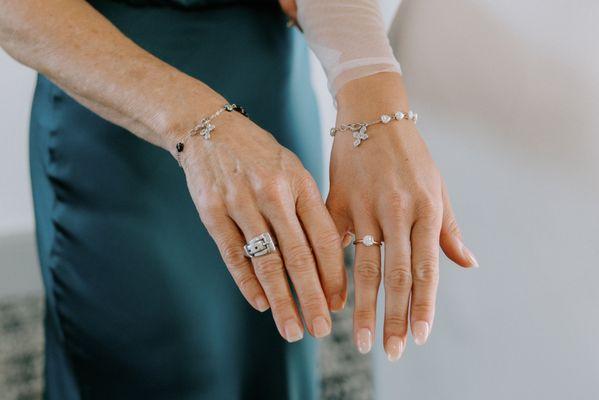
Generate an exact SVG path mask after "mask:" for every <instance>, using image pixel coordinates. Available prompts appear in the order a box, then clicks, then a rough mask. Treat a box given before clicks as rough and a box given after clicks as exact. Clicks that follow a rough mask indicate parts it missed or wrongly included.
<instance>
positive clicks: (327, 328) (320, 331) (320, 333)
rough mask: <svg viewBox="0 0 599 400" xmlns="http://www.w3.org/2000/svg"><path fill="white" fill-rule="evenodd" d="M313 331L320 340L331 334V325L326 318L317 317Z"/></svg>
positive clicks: (313, 322) (313, 323) (313, 324)
mask: <svg viewBox="0 0 599 400" xmlns="http://www.w3.org/2000/svg"><path fill="white" fill-rule="evenodd" d="M312 331H313V332H314V337H316V338H319V339H320V338H322V337H325V336H327V335H328V334H329V333H331V325H330V324H329V322H328V321H327V320H326V318H325V317H316V318H314V320H313V321H312Z"/></svg>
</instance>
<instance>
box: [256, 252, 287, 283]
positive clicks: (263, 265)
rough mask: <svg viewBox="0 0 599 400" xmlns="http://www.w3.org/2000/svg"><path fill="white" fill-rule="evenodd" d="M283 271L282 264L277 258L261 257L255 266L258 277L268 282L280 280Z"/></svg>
mask: <svg viewBox="0 0 599 400" xmlns="http://www.w3.org/2000/svg"><path fill="white" fill-rule="evenodd" d="M282 269H283V267H282V265H281V262H280V260H279V259H278V258H277V257H260V260H259V261H257V262H256V265H255V266H254V270H255V271H256V275H258V276H259V277H260V278H261V279H263V280H265V281H268V282H270V281H273V280H275V279H276V278H278V276H279V275H280V273H281V271H282Z"/></svg>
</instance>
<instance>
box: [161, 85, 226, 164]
mask: <svg viewBox="0 0 599 400" xmlns="http://www.w3.org/2000/svg"><path fill="white" fill-rule="evenodd" d="M174 94H175V96H174V97H173V98H169V97H167V98H165V99H163V100H162V102H161V103H162V104H161V105H160V106H159V107H157V108H158V111H157V112H156V114H155V117H154V121H153V125H154V131H155V132H156V134H157V135H158V137H159V141H160V146H161V147H162V148H163V149H165V150H167V151H169V152H171V153H172V152H173V151H174V150H175V146H176V144H177V142H178V141H179V140H180V139H181V138H182V137H183V136H185V134H186V133H187V132H189V130H191V129H192V128H193V127H194V126H196V125H197V124H198V122H200V120H201V119H202V118H205V117H207V116H208V115H210V114H212V113H214V112H215V111H216V110H218V109H219V108H221V107H222V106H223V105H224V104H226V103H227V100H226V99H225V98H224V97H223V96H221V95H219V94H218V93H217V92H215V91H214V90H212V89H210V88H209V87H207V86H206V85H204V84H202V83H201V82H199V81H195V80H194V81H193V82H192V83H191V84H188V85H187V87H185V88H184V89H182V88H181V89H180V90H175V91H174Z"/></svg>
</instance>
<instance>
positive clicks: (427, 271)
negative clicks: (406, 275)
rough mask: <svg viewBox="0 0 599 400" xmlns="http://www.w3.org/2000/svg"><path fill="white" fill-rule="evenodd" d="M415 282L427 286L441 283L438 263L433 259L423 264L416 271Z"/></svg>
mask: <svg viewBox="0 0 599 400" xmlns="http://www.w3.org/2000/svg"><path fill="white" fill-rule="evenodd" d="M414 280H416V281H418V282H422V283H427V284H437V282H439V268H438V266H437V261H436V260H433V259H432V258H431V259H427V260H425V261H423V262H421V263H420V264H419V265H418V266H417V267H416V268H415V270H414Z"/></svg>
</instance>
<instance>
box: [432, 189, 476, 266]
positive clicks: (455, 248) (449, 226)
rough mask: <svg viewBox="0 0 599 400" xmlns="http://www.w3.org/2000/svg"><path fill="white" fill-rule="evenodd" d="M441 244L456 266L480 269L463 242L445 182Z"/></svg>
mask: <svg viewBox="0 0 599 400" xmlns="http://www.w3.org/2000/svg"><path fill="white" fill-rule="evenodd" d="M440 242H441V248H442V249H443V252H444V253H445V255H446V256H447V257H449V259H450V260H452V261H453V262H455V263H456V264H458V265H461V266H462V267H466V268H469V267H478V261H476V258H475V257H474V254H472V252H471V251H470V250H469V249H468V248H467V247H466V246H465V245H464V243H463V242H462V233H461V232H460V228H459V226H458V223H457V221H456V218H455V214H454V212H453V208H452V207H451V200H450V198H449V194H448V193H447V187H446V186H445V182H443V225H442V226H441V236H440Z"/></svg>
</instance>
